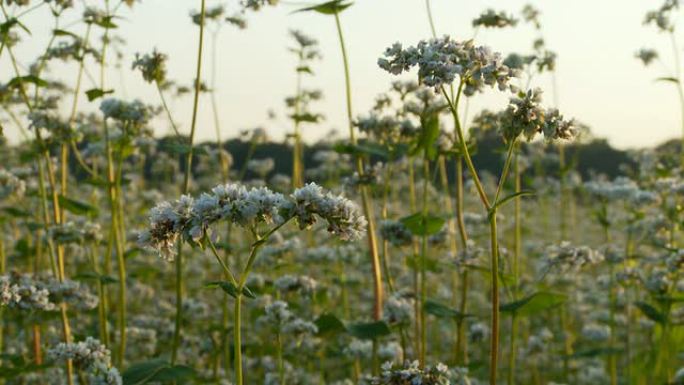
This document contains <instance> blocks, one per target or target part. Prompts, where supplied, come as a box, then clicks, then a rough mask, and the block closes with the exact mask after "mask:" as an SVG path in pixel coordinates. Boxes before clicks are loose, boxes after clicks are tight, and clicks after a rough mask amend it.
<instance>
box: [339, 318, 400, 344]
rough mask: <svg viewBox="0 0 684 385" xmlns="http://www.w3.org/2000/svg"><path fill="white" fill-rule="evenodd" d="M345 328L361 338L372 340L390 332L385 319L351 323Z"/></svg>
mask: <svg viewBox="0 0 684 385" xmlns="http://www.w3.org/2000/svg"><path fill="white" fill-rule="evenodd" d="M347 330H349V334H351V335H352V336H354V337H356V338H358V339H361V340H374V339H376V338H379V337H383V336H386V335H388V334H390V333H391V331H390V328H389V326H388V325H387V323H386V322H385V321H376V322H368V323H356V324H351V325H349V326H348V327H347Z"/></svg>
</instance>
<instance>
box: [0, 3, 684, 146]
mask: <svg viewBox="0 0 684 385" xmlns="http://www.w3.org/2000/svg"><path fill="white" fill-rule="evenodd" d="M237 1H238V0H228V1H223V2H220V1H217V0H207V5H208V7H211V6H214V5H218V4H221V3H223V4H226V6H227V8H228V9H229V10H231V9H232V10H235V9H236V8H237ZM33 2H34V3H37V2H36V0H33ZM87 2H88V3H89V4H101V3H102V1H101V0H87ZM76 3H81V2H80V1H76ZM527 3H530V4H532V5H534V6H535V7H537V8H539V9H540V10H541V12H542V14H541V22H542V24H543V35H544V38H545V40H546V42H547V45H548V47H549V48H550V49H552V50H554V51H555V52H557V54H558V70H557V82H556V84H557V88H556V90H557V95H558V107H559V108H560V109H561V111H562V112H563V113H564V114H565V115H566V116H568V117H575V118H576V119H578V120H580V121H582V122H583V123H586V124H588V125H589V126H590V127H591V129H592V132H593V133H594V135H595V136H597V137H604V138H607V139H608V140H609V141H610V143H611V144H613V145H615V146H617V147H620V148H636V147H644V146H652V145H656V144H659V143H661V142H663V141H664V140H667V139H670V138H673V137H678V136H679V135H681V120H680V119H681V115H680V106H679V101H678V98H677V92H676V89H675V87H674V86H673V85H672V84H671V83H667V82H656V81H655V79H656V78H658V77H663V76H671V74H672V72H671V71H672V69H673V66H672V65H670V66H669V67H670V69H667V68H665V67H666V66H667V65H668V64H669V63H673V61H674V55H673V54H672V52H673V51H672V47H671V45H670V41H669V40H668V37H667V36H666V35H663V34H660V33H658V32H656V31H655V30H654V29H653V28H652V27H647V26H643V25H642V22H643V18H644V14H645V12H646V11H648V10H651V9H654V8H657V7H658V6H659V5H660V2H659V1H653V0H599V1H597V0H573V1H559V0H545V1H542V0H505V1H503V0H499V1H493V0H492V1H485V0H469V1H463V0H431V5H432V11H433V17H434V21H435V25H436V29H437V33H438V34H439V35H444V34H448V35H451V36H453V37H454V38H455V39H458V40H463V39H469V38H472V37H473V36H474V31H473V28H472V26H471V25H472V24H471V22H472V19H473V18H475V17H477V16H478V15H479V14H480V13H481V12H482V11H484V10H485V9H487V8H493V9H496V10H505V11H508V12H509V13H515V14H519V12H520V10H521V9H522V7H523V6H524V5H525V4H527ZM309 4H311V3H300V2H286V3H281V4H279V5H278V6H276V7H269V8H266V9H263V10H262V11H259V12H257V13H254V12H249V13H248V14H247V15H246V18H247V22H248V27H247V29H245V30H238V29H236V28H234V27H232V26H229V25H225V26H224V27H223V28H222V29H221V30H220V31H219V32H218V34H217V35H216V41H215V44H216V47H217V50H216V58H215V63H216V66H215V74H216V97H217V101H218V111H219V117H220V124H221V132H222V137H223V138H224V139H225V138H231V137H235V136H236V135H238V134H239V132H241V131H242V130H245V129H252V128H256V127H263V128H265V129H266V130H267V132H268V133H269V135H270V136H271V137H272V138H274V139H276V140H279V139H282V138H283V137H284V135H285V134H286V133H287V132H289V131H291V130H292V127H291V126H292V125H291V123H290V122H288V120H287V119H286V118H285V109H284V98H285V97H287V96H289V95H292V94H293V93H294V90H295V87H296V80H295V79H296V78H295V72H294V69H295V67H296V64H297V63H296V59H295V57H294V56H293V55H292V54H291V53H290V52H288V47H292V46H293V44H292V39H291V37H290V36H289V35H288V31H289V30H291V29H298V30H301V31H302V32H304V33H306V34H308V35H311V36H312V37H314V38H316V39H317V40H318V41H319V43H320V45H321V47H320V48H321V51H322V54H323V59H322V60H321V61H319V62H316V63H314V64H313V65H312V67H313V70H314V72H315V76H314V77H307V78H305V79H304V85H305V87H308V88H319V89H321V90H322V91H323V94H324V100H323V101H321V102H318V103H316V104H314V105H312V108H311V109H312V110H313V111H316V112H321V113H322V114H324V115H325V117H326V119H325V121H324V122H323V123H322V124H321V125H317V126H309V127H305V128H304V131H303V132H304V136H305V138H306V139H307V140H309V141H314V140H317V139H320V138H322V137H325V136H326V135H327V134H328V133H329V131H330V130H331V129H337V130H339V131H340V132H346V127H347V126H346V124H347V120H346V109H345V93H344V74H343V67H342V58H341V54H340V47H339V43H338V39H337V31H336V29H335V21H334V18H333V17H331V16H325V15H320V14H317V13H311V12H307V13H293V11H294V10H296V9H298V8H300V7H302V6H306V5H309ZM199 5H200V0H192V1H190V0H142V1H141V2H138V3H135V5H134V6H133V7H132V8H131V9H128V8H126V7H122V8H121V12H120V13H119V16H120V18H119V19H118V20H117V24H118V25H119V28H118V29H117V31H116V34H117V35H118V36H121V37H123V38H124V39H125V40H126V45H125V46H124V47H122V54H123V56H122V58H121V61H120V62H121V66H120V68H115V67H116V66H114V64H115V61H112V65H111V66H110V67H109V68H108V71H107V75H106V76H107V84H108V85H107V87H106V88H108V89H109V88H112V89H114V91H115V93H114V96H116V97H119V98H123V99H126V100H130V99H134V98H139V99H141V100H143V101H145V102H147V103H150V104H159V103H160V101H159V97H158V95H157V91H156V88H154V86H151V85H149V84H147V83H145V82H144V81H143V80H142V77H141V76H140V74H139V73H138V72H133V71H130V70H129V69H130V64H131V62H132V60H133V58H134V55H135V53H136V52H140V53H146V52H151V51H152V50H153V49H155V48H156V49H157V50H159V51H160V52H163V53H165V54H167V55H168V56H169V63H168V70H169V77H170V78H171V79H173V80H175V81H177V82H179V83H183V84H190V83H191V81H192V79H193V78H194V73H195V65H196V54H197V38H198V33H199V30H198V28H197V26H196V25H194V24H192V22H191V20H190V17H189V14H190V12H191V11H193V10H194V11H196V10H198V9H199ZM79 13H80V12H71V13H67V14H66V15H65V16H64V17H63V20H62V21H61V23H62V26H63V27H64V26H65V27H68V28H69V30H71V31H74V32H75V33H78V34H82V33H83V31H84V30H85V28H84V26H83V25H82V24H78V23H75V21H76V20H77V19H79V16H80V15H79ZM22 21H23V22H24V24H25V25H26V26H28V28H29V29H30V30H31V33H32V34H31V36H28V35H26V34H23V35H22V43H21V44H20V46H18V47H17V48H16V52H15V54H16V56H17V59H18V61H19V63H20V64H21V66H22V68H26V67H27V66H28V65H29V64H30V63H31V62H32V61H34V60H35V58H36V57H37V56H38V55H40V53H41V52H43V50H44V49H45V46H46V44H47V41H48V39H49V36H50V30H51V29H52V28H53V18H52V16H51V15H50V13H49V12H48V10H47V8H43V9H39V10H37V11H35V12H33V13H31V14H29V15H27V16H25V17H24V18H23V19H22ZM341 23H342V28H343V31H344V34H345V39H346V44H347V50H348V53H349V60H350V72H351V82H352V94H353V110H354V116H359V115H363V114H365V113H366V112H367V111H368V110H369V109H370V108H371V107H372V105H373V101H374V99H375V98H376V96H377V95H378V94H380V93H382V92H384V91H386V90H387V89H388V88H389V85H390V83H391V82H392V81H393V80H396V79H397V77H394V76H392V75H390V74H388V73H386V72H384V71H382V70H380V69H379V68H378V66H377V59H378V57H379V56H380V55H381V54H382V52H383V51H384V49H385V48H386V47H388V46H390V45H391V44H392V43H394V42H397V41H398V42H401V43H402V44H404V46H408V45H414V44H415V43H417V42H418V41H419V40H421V39H426V38H429V37H430V36H431V32H430V26H429V23H428V18H427V13H426V8H425V1H424V0H357V1H356V2H355V4H354V5H353V6H352V7H350V8H349V9H347V10H346V11H344V12H343V13H342V14H341ZM536 36H537V33H536V32H535V31H534V29H533V28H532V27H531V26H529V25H521V26H519V27H518V28H516V29H515V30H510V29H506V30H480V31H478V32H477V34H476V35H475V42H476V44H478V45H488V46H490V47H491V48H492V49H493V50H494V51H498V52H501V53H502V54H504V55H506V54H508V53H510V52H519V53H525V52H529V51H530V50H531V44H532V41H533V40H534V39H535V38H536ZM95 37H96V38H98V39H99V36H95ZM93 41H97V42H99V40H93ZM212 41H213V34H212V33H208V34H207V41H206V42H205V55H204V68H203V71H204V75H203V76H202V79H203V80H204V81H206V82H210V79H211V73H212V67H213V66H212V49H211V47H212ZM681 42H682V43H684V37H682V39H681ZM642 47H650V48H655V49H657V50H658V51H659V52H660V53H661V57H662V61H663V63H665V65H655V66H653V67H649V68H644V66H643V65H642V64H641V63H640V62H639V61H638V60H636V59H635V57H634V54H635V52H636V51H637V50H638V49H639V48H642ZM682 47H684V46H682ZM682 47H678V49H679V50H681V49H682ZM97 71H98V70H97V67H91V69H90V70H89V72H91V73H92V74H97ZM415 76H416V75H415V72H414V73H411V74H410V75H408V76H407V77H404V78H405V79H413V78H415ZM11 77H13V74H12V72H11V67H10V65H9V57H8V55H6V54H5V53H3V54H2V56H0V81H7V80H9V79H10V78H11ZM45 77H49V78H56V79H59V80H62V81H64V82H66V83H69V84H73V83H74V81H75V77H76V70H75V68H73V67H72V68H68V67H64V66H60V65H54V66H52V67H51V68H50V71H49V72H48V74H47V75H46V76H45ZM85 82H86V84H85V86H84V87H86V88H85V89H88V88H93V87H95V86H94V85H93V84H92V83H91V82H90V80H89V79H88V77H87V76H86V79H85ZM534 85H535V86H539V87H541V88H542V89H543V90H544V91H545V100H546V102H547V104H549V105H551V104H553V98H552V93H553V92H552V91H553V87H552V81H551V79H550V77H548V76H543V77H540V78H538V79H536V80H535V82H534ZM506 99H507V96H506V95H505V94H502V93H500V92H498V91H496V90H488V91H487V92H485V94H478V95H477V96H475V97H473V98H472V102H471V104H470V110H471V111H478V110H480V109H482V108H490V109H494V110H496V109H502V108H504V107H505V105H506ZM191 102H192V100H191V98H190V97H184V98H179V99H177V100H173V101H171V102H170V107H171V110H172V113H173V116H174V119H175V120H177V121H178V122H179V124H180V127H181V131H183V132H188V131H189V126H190V124H189V123H190V120H191V113H192V110H191ZM80 103H81V104H80V106H79V108H81V109H83V110H95V109H96V108H97V107H98V102H97V101H96V102H92V103H89V102H88V101H87V100H86V99H85V98H82V99H81V102H80ZM269 111H274V112H275V114H276V119H269ZM0 116H2V117H3V118H5V116H4V115H1V114H0ZM154 126H155V132H156V133H157V134H164V133H168V132H170V128H169V126H168V123H167V122H166V121H165V120H163V119H157V120H155V122H154ZM5 130H6V132H7V135H8V136H9V137H10V138H17V137H18V134H17V131H16V130H15V129H14V127H12V126H11V125H10V124H6V129H5ZM214 139H215V128H214V124H213V118H212V110H211V104H210V99H209V97H208V96H207V95H205V96H203V97H202V98H201V99H200V110H199V117H198V126H197V140H199V141H203V140H214Z"/></svg>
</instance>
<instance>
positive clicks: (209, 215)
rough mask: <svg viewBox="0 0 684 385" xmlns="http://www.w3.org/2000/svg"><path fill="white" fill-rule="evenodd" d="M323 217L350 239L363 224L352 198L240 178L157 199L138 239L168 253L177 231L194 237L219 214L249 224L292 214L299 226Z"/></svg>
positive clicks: (357, 235) (169, 256)
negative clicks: (252, 184)
mask: <svg viewBox="0 0 684 385" xmlns="http://www.w3.org/2000/svg"><path fill="white" fill-rule="evenodd" d="M316 217H320V218H323V219H324V220H325V221H327V223H328V231H329V232H331V233H333V234H336V235H337V236H338V237H340V238H341V239H342V240H355V239H358V238H360V237H361V235H362V234H363V232H364V231H365V229H366V219H365V218H364V217H363V215H361V213H360V211H359V209H358V207H357V206H356V204H354V203H353V202H352V201H350V200H348V199H346V198H344V197H342V196H336V195H333V194H331V193H324V192H323V189H322V188H321V187H320V186H318V185H316V184H314V183H310V184H307V185H306V186H304V187H301V188H299V189H297V190H295V191H294V193H292V195H290V196H289V197H285V196H284V195H283V194H280V193H276V192H273V191H271V190H270V189H268V188H266V187H259V188H251V189H247V188H245V187H244V186H242V185H240V184H225V185H219V186H216V187H214V188H213V189H212V190H211V193H203V194H202V195H200V197H199V198H197V199H196V200H195V199H193V198H192V197H190V196H187V195H184V196H181V198H180V199H179V200H177V201H175V202H173V203H172V202H162V203H159V204H158V205H157V206H155V207H153V208H152V209H151V210H150V226H149V229H148V230H146V231H144V232H143V233H141V234H140V237H139V243H140V244H141V245H142V246H146V247H151V248H152V249H155V250H157V251H159V253H160V254H161V256H162V257H164V258H165V259H173V255H174V251H173V246H174V245H175V243H176V241H177V240H178V238H179V236H183V237H184V238H185V239H187V240H192V241H194V242H199V241H201V240H202V239H203V237H204V236H205V235H206V234H207V231H208V230H209V227H210V226H211V225H212V224H214V223H216V222H218V221H221V220H226V221H229V222H232V223H234V224H238V225H240V226H244V227H248V228H254V227H256V226H257V225H259V224H261V223H267V224H276V225H280V224H283V223H284V222H286V221H288V220H290V219H292V218H296V219H297V222H298V223H299V227H300V229H305V228H309V227H310V226H312V225H313V224H314V223H316Z"/></svg>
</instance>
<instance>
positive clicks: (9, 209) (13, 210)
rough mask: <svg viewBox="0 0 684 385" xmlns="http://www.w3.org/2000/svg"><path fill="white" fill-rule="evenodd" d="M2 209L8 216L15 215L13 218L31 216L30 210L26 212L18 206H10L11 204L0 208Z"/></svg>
mask: <svg viewBox="0 0 684 385" xmlns="http://www.w3.org/2000/svg"><path fill="white" fill-rule="evenodd" d="M2 211H4V212H5V213H7V214H8V215H9V216H12V217H15V218H26V217H30V216H31V213H30V212H28V211H26V210H22V209H20V208H18V207H11V206H8V207H3V208H2Z"/></svg>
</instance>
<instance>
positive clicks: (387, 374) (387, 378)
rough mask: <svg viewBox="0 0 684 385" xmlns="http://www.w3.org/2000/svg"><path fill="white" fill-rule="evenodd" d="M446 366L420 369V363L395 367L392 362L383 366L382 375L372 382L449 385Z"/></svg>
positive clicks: (403, 384)
mask: <svg viewBox="0 0 684 385" xmlns="http://www.w3.org/2000/svg"><path fill="white" fill-rule="evenodd" d="M448 371H449V369H448V368H447V366H446V365H444V364H441V363H440V364H437V365H435V366H426V367H425V368H422V369H421V368H420V365H419V363H418V361H413V362H406V363H404V365H403V366H400V367H395V364H394V363H392V362H386V363H384V364H383V365H382V373H381V374H380V375H379V376H378V377H375V378H373V379H372V380H371V384H372V385H418V384H419V385H449V384H450V381H449V377H448Z"/></svg>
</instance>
